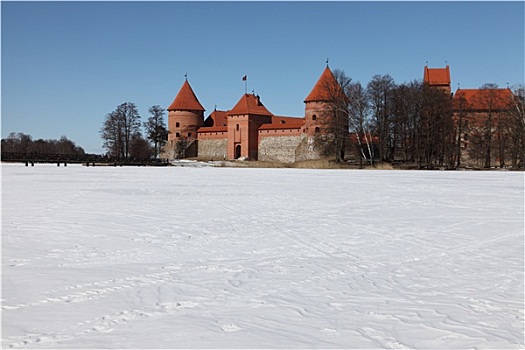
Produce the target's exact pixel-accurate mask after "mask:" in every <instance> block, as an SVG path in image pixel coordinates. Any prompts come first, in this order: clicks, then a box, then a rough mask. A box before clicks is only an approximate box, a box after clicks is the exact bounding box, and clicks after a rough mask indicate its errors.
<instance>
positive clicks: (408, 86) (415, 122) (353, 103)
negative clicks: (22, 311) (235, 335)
mask: <svg viewBox="0 0 525 350" xmlns="http://www.w3.org/2000/svg"><path fill="white" fill-rule="evenodd" d="M334 76H335V78H336V80H337V81H338V83H339V86H325V87H324V89H325V91H326V92H327V94H328V96H330V100H331V102H329V103H327V105H326V111H325V112H326V115H327V116H330V117H328V118H323V119H324V120H325V123H326V125H325V126H324V128H325V130H327V131H328V132H329V133H330V134H331V135H332V137H333V146H334V149H335V157H336V161H341V160H343V155H344V151H345V149H346V150H348V149H352V151H353V152H354V153H355V154H357V155H359V158H360V159H361V164H362V162H363V159H364V160H367V161H368V162H370V164H373V162H374V160H375V159H380V160H381V161H386V162H394V161H403V162H412V163H415V164H416V165H417V166H418V167H419V168H430V169H431V168H434V167H436V166H439V167H447V168H456V167H458V166H460V159H461V152H462V147H463V146H465V139H469V142H470V143H471V147H469V154H468V156H470V158H471V159H475V160H479V159H480V158H481V159H482V160H483V161H484V164H483V165H485V166H486V167H490V166H491V161H490V160H491V159H493V158H494V155H493V154H491V152H492V153H493V150H494V149H496V150H497V152H498V157H497V158H498V159H499V160H500V164H499V165H500V166H504V164H505V159H507V160H508V159H511V160H512V165H513V166H517V167H518V166H521V167H523V164H524V155H523V153H524V149H525V146H524V145H525V139H524V137H525V119H524V115H523V110H524V107H523V106H524V95H525V94H524V93H523V88H520V89H516V91H515V92H514V100H513V101H512V102H511V103H510V104H509V105H508V108H505V110H504V111H503V112H502V111H496V110H495V109H494V110H493V113H488V116H485V117H483V118H481V117H480V116H479V115H473V114H472V113H471V112H469V108H470V107H472V106H469V105H468V103H467V102H466V101H464V102H463V103H464V105H463V109H460V112H459V113H458V106H457V105H456V106H453V105H452V103H453V100H452V98H451V96H450V94H449V93H448V92H446V91H445V90H442V89H438V88H434V87H430V86H428V85H426V84H423V83H422V82H421V81H418V80H414V81H412V82H408V83H403V84H399V85H398V84H396V83H395V82H394V79H393V78H392V77H391V76H390V75H375V76H374V77H373V78H372V79H371V81H370V82H369V83H368V84H367V85H366V86H363V85H361V83H359V82H353V81H352V79H351V78H350V77H348V76H347V75H346V74H345V72H344V71H342V70H334ZM496 87H497V86H495V85H492V84H487V85H484V86H483V87H482V90H485V91H487V93H486V94H484V93H480V94H479V97H478V98H480V99H484V101H480V103H483V105H487V104H488V105H490V104H494V105H495V103H496V102H495V101H493V100H491V99H494V96H493V95H492V94H489V93H488V92H489V91H494V90H493V89H495V88H496ZM489 110H490V108H489ZM454 111H456V114H454ZM484 115H487V114H486V113H485V114H484ZM458 116H459V118H460V119H459V121H458V120H457V118H458ZM461 118H462V119H463V123H462V119H461ZM469 118H470V119H477V120H479V119H480V118H481V119H483V122H482V123H481V124H480V123H478V124H477V125H474V124H473V123H471V125H470V126H468V127H467V126H466V125H465V122H464V121H466V120H468V119H469ZM486 119H488V121H487V120H486ZM348 131H350V134H351V135H352V137H351V138H350V139H349V138H348ZM478 139H479V140H478ZM349 140H352V141H349ZM349 142H351V143H352V144H351V145H349V144H348V143H349Z"/></svg>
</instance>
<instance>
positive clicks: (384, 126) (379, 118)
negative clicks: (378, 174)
mask: <svg viewBox="0 0 525 350" xmlns="http://www.w3.org/2000/svg"><path fill="white" fill-rule="evenodd" d="M394 87H395V83H394V79H393V78H392V77H391V76H390V75H388V74H387V75H383V76H381V75H374V76H373V77H372V80H371V81H370V82H369V83H368V85H367V92H368V95H369V99H370V105H371V108H372V113H373V115H374V118H375V120H374V129H375V133H376V135H377V136H378V138H379V154H380V157H381V159H382V160H385V161H388V160H390V159H391V157H392V154H391V152H389V150H390V149H391V145H392V141H393V140H392V137H391V136H392V135H391V115H390V113H391V111H390V110H391V98H392V91H393V89H394Z"/></svg>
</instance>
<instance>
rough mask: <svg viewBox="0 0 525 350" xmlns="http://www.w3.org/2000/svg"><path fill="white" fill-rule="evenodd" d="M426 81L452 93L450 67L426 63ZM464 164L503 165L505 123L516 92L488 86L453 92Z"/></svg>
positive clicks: (456, 123)
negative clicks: (430, 65) (439, 66)
mask: <svg viewBox="0 0 525 350" xmlns="http://www.w3.org/2000/svg"><path fill="white" fill-rule="evenodd" d="M423 82H424V83H425V84H428V85H430V86H433V87H437V88H440V89H443V90H445V91H447V92H449V93H450V92H451V87H450V69H449V66H446V67H445V68H428V67H426V66H425V71H424V78H423ZM451 98H452V107H453V113H454V115H453V117H454V122H455V127H456V133H457V135H456V137H457V138H458V142H459V145H460V161H461V164H471V165H475V166H484V165H485V166H488V165H491V164H493V165H496V164H497V165H502V164H503V163H504V162H505V158H506V155H505V152H504V150H505V148H506V147H505V146H506V145H505V142H507V140H506V139H507V136H508V135H506V131H505V128H504V126H505V122H506V119H507V118H508V115H507V110H508V108H509V103H511V101H512V98H513V94H512V91H511V90H510V89H509V88H505V89H500V88H494V87H490V86H487V87H486V88H479V89H459V88H458V89H457V90H456V92H455V93H453V94H451Z"/></svg>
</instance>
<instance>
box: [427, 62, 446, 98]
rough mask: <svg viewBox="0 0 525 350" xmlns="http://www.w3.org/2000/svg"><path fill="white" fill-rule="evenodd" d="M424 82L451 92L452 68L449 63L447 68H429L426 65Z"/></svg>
mask: <svg viewBox="0 0 525 350" xmlns="http://www.w3.org/2000/svg"><path fill="white" fill-rule="evenodd" d="M423 83H424V84H428V85H429V86H432V87H436V88H438V89H442V90H444V91H446V92H447V93H449V94H450V91H451V89H450V69H449V67H448V65H447V66H446V67H445V68H428V67H427V66H425V71H424V73H423Z"/></svg>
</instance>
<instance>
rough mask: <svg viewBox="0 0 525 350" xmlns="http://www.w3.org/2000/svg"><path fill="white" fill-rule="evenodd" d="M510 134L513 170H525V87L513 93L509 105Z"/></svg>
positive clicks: (519, 87)
mask: <svg viewBox="0 0 525 350" xmlns="http://www.w3.org/2000/svg"><path fill="white" fill-rule="evenodd" d="M507 113H508V115H509V123H508V133H509V135H510V136H511V147H510V158H511V161H512V167H513V168H525V87H524V86H518V87H517V88H515V89H514V91H513V96H512V100H511V101H510V103H509V106H508V109H507Z"/></svg>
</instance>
